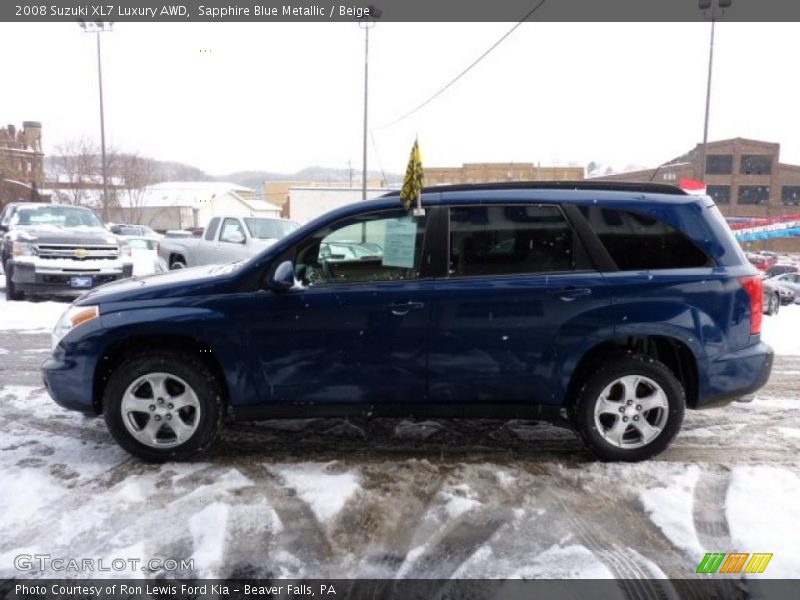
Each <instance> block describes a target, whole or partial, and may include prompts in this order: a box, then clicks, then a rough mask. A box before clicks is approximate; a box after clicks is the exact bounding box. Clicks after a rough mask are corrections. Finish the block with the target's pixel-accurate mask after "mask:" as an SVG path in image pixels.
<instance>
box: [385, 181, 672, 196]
mask: <svg viewBox="0 0 800 600" xmlns="http://www.w3.org/2000/svg"><path fill="white" fill-rule="evenodd" d="M531 189H535V190H591V191H604V192H606V191H607V192H643V193H651V194H671V195H674V196H685V195H687V193H686V192H685V191H684V190H682V189H681V188H679V187H677V186H674V185H668V184H666V183H639V182H635V181H591V180H586V179H582V180H577V181H500V182H497V183H463V184H454V185H433V186H427V187H424V188H422V192H423V193H427V192H469V191H473V190H476V191H477V190H531ZM399 195H400V190H395V191H391V192H389V193H388V194H384V196H383V197H384V198H385V197H387V196H399Z"/></svg>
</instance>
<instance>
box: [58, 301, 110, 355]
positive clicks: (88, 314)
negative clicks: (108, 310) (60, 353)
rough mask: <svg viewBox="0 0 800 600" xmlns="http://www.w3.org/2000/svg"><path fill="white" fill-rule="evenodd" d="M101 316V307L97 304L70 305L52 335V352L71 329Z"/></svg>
mask: <svg viewBox="0 0 800 600" xmlns="http://www.w3.org/2000/svg"><path fill="white" fill-rule="evenodd" d="M99 316H100V308H99V307H97V306H74V305H73V306H70V307H69V308H68V309H67V310H65V311H64V314H62V315H61V318H60V319H59V320H58V323H56V326H55V328H54V329H53V334H52V335H51V336H50V352H55V349H56V346H58V343H59V342H60V341H61V340H62V339H64V336H65V335H67V334H68V333H69V332H70V331H72V330H73V329H75V328H76V327H78V326H80V325H83V324H84V323H86V322H88V321H91V320H92V319H96V318H97V317H99Z"/></svg>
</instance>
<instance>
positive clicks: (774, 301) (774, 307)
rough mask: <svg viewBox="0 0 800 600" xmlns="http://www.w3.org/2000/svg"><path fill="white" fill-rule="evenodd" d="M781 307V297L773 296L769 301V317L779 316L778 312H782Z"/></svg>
mask: <svg viewBox="0 0 800 600" xmlns="http://www.w3.org/2000/svg"><path fill="white" fill-rule="evenodd" d="M780 306H781V297H780V295H779V294H772V295H771V296H770V297H769V300H768V301H767V312H766V314H767V315H768V316H772V315H777V314H778V311H779V310H780Z"/></svg>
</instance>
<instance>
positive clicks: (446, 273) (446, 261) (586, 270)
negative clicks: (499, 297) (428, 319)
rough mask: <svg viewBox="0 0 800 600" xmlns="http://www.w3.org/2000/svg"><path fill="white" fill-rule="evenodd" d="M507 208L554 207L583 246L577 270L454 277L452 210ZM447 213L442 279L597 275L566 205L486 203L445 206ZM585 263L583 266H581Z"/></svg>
mask: <svg viewBox="0 0 800 600" xmlns="http://www.w3.org/2000/svg"><path fill="white" fill-rule="evenodd" d="M507 206H537V207H543V206H547V207H554V208H556V209H557V210H558V211H559V212H560V213H561V216H562V217H563V218H564V223H566V225H567V228H568V229H569V230H570V231H571V232H572V235H573V242H574V244H576V246H577V245H580V246H581V254H582V255H583V256H580V257H579V256H578V252H575V255H576V256H575V263H576V265H575V268H574V269H570V270H568V271H532V272H521V273H495V274H492V275H453V274H451V273H450V234H451V230H450V209H453V208H480V207H507ZM442 208H443V209H444V213H445V227H444V239H445V243H444V246H445V252H444V256H443V259H444V266H445V271H444V275H442V276H441V279H447V280H454V281H457V280H462V279H481V278H484V279H485V278H487V277H542V276H547V275H569V274H573V273H574V274H580V273H596V272H597V269H596V268H589V264H588V263H589V262H590V261H589V260H587V258H586V257H588V254H587V253H586V247H585V246H584V244H583V239H582V237H581V236H580V235H579V234H578V232H577V230H576V228H575V227H574V226H573V224H572V222H571V220H570V219H569V218H568V217H567V215H566V214H565V211H564V205H562V204H560V203H558V202H526V201H520V202H513V201H511V202H485V203H479V204H478V203H465V204H461V203H456V204H444V205H442ZM579 263H583V264H579Z"/></svg>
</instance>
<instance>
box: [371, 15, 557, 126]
mask: <svg viewBox="0 0 800 600" xmlns="http://www.w3.org/2000/svg"><path fill="white" fill-rule="evenodd" d="M545 2H547V0H539V3H538V4H537V5H536V6H534V7H533V8H532V9H531V10H530V11H528V13H527V14H526V15H525V16H524V17H522V19H521V20H520V21H519V22H518V23H517V24H516V25H514V26H513V27H512V28H511V29H509V30H508V31H507V32H505V34H503V36H502V37H501V38H500V39H499V40H497V41H496V42H495V43H494V44H492V45H491V46H489V48H488V49H487V50H486V51H485V52H484V53H483V54H481V55H480V56H479V57H478V58H476V59H475V60H474V61H473V62H472V63H471V64H470V65H469V66H467V68H466V69H464V70H463V71H461V73H459V74H458V75H456V76H455V77H454V78H453V79H451V80H450V81H449V82H448V83H446V84H445V85H444V87H442V88H441V89H440V90H439V91H438V92H436V93H435V94H434V95H433V96H431V97H430V98H428V99H427V100H425V102H423V103H422V104H419V105H417V106H415V107H414V108H412V109H411V110H410V111H408V112H407V113H406V114H404V115H403V116H401V117H399V118H397V119H395V120H394V121H392V122H391V123H386V124H385V125H381V126H380V127H375V130H377V129H385V128H387V127H391V126H392V125H395V124H397V123H399V122H400V121H403V120H404V119H407V118H408V117H410V116H411V115H413V114H414V113H415V112H417V111H418V110H420V109H422V108H424V107H426V106H427V105H428V104H430V103H431V102H433V101H434V100H436V98H438V97H439V96H441V95H442V94H443V93H444V92H445V91H447V89H448V88H450V86H452V85H453V84H454V83H455V82H457V81H458V80H459V79H461V78H462V77H463V76H464V75H466V74H467V73H469V71H470V70H472V68H473V67H475V66H476V65H477V64H478V63H479V62H481V61H482V60H483V59H484V58H486V57H487V56H488V55H489V54H490V53H491V52H492V51H493V50H494V49H495V48H497V47H498V46H499V45H500V44H502V43H503V42H504V41H505V39H506V38H507V37H508V36H510V35H511V34H512V33H514V32H515V31H516V30H517V28H518V27H519V26H520V25H522V24H523V23H524V22H525V21H527V20H528V19H530V18H531V17H532V16H533V14H534V13H535V12H536V11H537V10H539V9H540V8H541V7H542V6H543V5H544V3H545Z"/></svg>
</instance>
